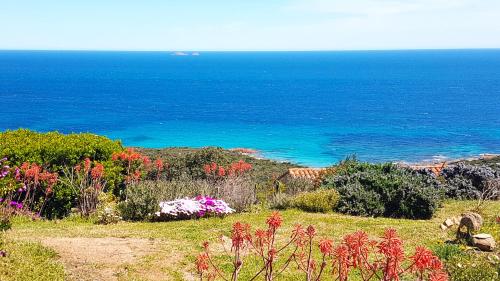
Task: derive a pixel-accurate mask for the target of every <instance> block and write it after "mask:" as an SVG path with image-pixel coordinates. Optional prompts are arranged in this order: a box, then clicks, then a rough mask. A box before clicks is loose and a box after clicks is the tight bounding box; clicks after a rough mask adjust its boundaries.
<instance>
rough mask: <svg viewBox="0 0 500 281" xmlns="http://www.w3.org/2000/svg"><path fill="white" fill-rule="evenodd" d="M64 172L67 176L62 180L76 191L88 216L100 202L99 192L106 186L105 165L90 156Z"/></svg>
mask: <svg viewBox="0 0 500 281" xmlns="http://www.w3.org/2000/svg"><path fill="white" fill-rule="evenodd" d="M63 172H64V175H65V177H64V178H63V179H62V180H61V181H62V182H63V183H64V184H66V185H67V186H69V187H71V188H72V189H73V191H74V192H75V193H76V195H77V198H78V209H79V211H80V212H81V214H82V215H84V216H88V215H90V214H92V213H94V212H95V210H96V208H97V204H98V203H99V201H98V196H99V193H100V192H101V191H103V189H104V188H105V186H106V180H105V179H104V172H105V171H104V166H103V165H102V164H101V163H99V162H96V161H92V160H90V158H85V160H84V161H83V163H80V164H77V165H76V166H74V167H72V168H70V169H64V171H63Z"/></svg>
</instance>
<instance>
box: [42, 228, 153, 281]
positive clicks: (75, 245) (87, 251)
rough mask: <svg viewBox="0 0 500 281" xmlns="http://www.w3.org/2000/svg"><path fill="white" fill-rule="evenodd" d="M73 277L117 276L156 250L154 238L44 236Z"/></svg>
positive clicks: (48, 245) (97, 278) (44, 240)
mask: <svg viewBox="0 0 500 281" xmlns="http://www.w3.org/2000/svg"><path fill="white" fill-rule="evenodd" d="M40 242H41V243H42V244H43V245H44V246H46V247H49V248H52V249H54V250H55V251H56V252H57V253H58V255H59V257H60V260H61V262H62V263H63V264H64V267H65V269H66V271H67V273H68V275H69V277H70V278H71V279H72V280H78V281H80V280H82V281H87V280H88V281H90V280H92V281H94V280H118V277H119V276H120V275H122V274H125V273H126V272H125V271H127V267H128V266H130V265H133V264H135V263H137V262H139V261H140V259H141V258H143V257H146V256H147V255H151V254H153V253H154V252H155V251H156V250H155V248H156V247H155V241H154V240H149V239H137V238H114V237H106V238H81V237H78V238H66V237H62V238H45V239H43V240H41V241H40Z"/></svg>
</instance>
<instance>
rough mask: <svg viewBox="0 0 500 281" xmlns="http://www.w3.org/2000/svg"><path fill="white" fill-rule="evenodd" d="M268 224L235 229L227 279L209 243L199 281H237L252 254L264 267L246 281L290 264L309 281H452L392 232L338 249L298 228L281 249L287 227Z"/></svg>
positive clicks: (199, 261)
mask: <svg viewBox="0 0 500 281" xmlns="http://www.w3.org/2000/svg"><path fill="white" fill-rule="evenodd" d="M266 222H267V229H257V230H256V231H255V232H254V234H253V235H252V231H251V227H250V225H248V224H244V223H241V222H236V223H235V224H234V225H233V229H232V232H231V244H232V246H231V250H230V251H226V252H228V253H229V254H230V255H231V261H232V262H231V269H232V270H231V273H230V274H229V275H226V274H227V273H225V272H223V271H222V270H221V267H220V266H219V265H218V264H216V262H215V259H214V257H213V254H212V251H211V250H210V247H209V244H208V242H205V243H204V244H203V248H204V251H203V252H202V253H200V254H199V255H198V256H197V258H196V261H195V265H196V272H197V274H198V276H199V280H215V279H217V278H219V279H222V280H231V281H235V280H238V277H239V273H240V271H241V269H242V267H243V266H244V264H245V257H247V256H251V255H254V256H256V257H257V260H259V261H260V264H261V265H260V267H259V270H258V271H257V272H256V273H255V274H254V275H253V276H252V277H251V278H249V279H248V280H256V279H257V278H258V277H259V276H260V277H263V278H264V280H266V281H271V280H275V279H276V278H277V277H278V276H279V275H280V274H282V273H283V272H284V271H285V270H286V269H287V268H290V266H291V265H294V266H296V268H298V270H299V271H300V272H302V274H303V275H304V277H305V280H307V281H319V280H339V281H346V280H349V278H350V277H352V276H353V275H354V274H356V275H357V276H359V277H360V278H361V279H362V280H364V281H367V280H383V281H399V280H401V279H402V278H404V277H412V278H416V279H412V280H418V281H424V280H429V281H446V280H448V275H447V273H446V272H445V271H444V270H443V266H442V263H441V261H440V260H439V259H438V258H437V257H436V256H434V255H433V254H432V252H431V251H430V250H428V249H426V248H424V247H417V248H416V251H415V254H414V255H412V256H410V257H406V256H405V254H404V251H403V241H402V240H401V239H400V238H399V237H398V235H397V233H396V231H395V230H394V229H387V230H386V231H385V233H384V235H383V236H382V237H381V238H380V239H378V240H372V239H370V238H369V237H368V235H367V234H366V233H365V232H363V231H357V232H355V233H353V234H349V235H346V236H345V237H344V238H343V239H342V241H341V242H340V243H338V244H337V245H335V243H334V241H333V239H329V238H322V239H320V240H319V242H315V238H316V236H317V233H316V229H315V228H314V227H313V226H308V227H307V228H304V227H302V226H301V225H296V226H295V227H294V229H293V231H292V234H291V235H290V238H289V239H288V240H287V241H286V242H284V244H283V245H280V246H279V245H278V242H277V240H278V238H277V231H278V229H279V228H280V227H281V225H282V222H283V219H282V217H281V215H280V214H279V213H278V212H274V213H273V214H272V215H271V216H270V217H269V218H268V219H267V221H266ZM287 249H288V250H287ZM317 250H319V253H318V252H317ZM278 261H279V263H278ZM403 264H407V266H406V267H404V266H403Z"/></svg>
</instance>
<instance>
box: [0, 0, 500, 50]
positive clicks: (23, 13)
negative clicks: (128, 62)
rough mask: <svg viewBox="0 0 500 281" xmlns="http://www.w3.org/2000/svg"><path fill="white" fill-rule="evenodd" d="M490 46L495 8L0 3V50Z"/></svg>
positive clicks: (303, 0)
mask: <svg viewBox="0 0 500 281" xmlns="http://www.w3.org/2000/svg"><path fill="white" fill-rule="evenodd" d="M499 47H500V1H499V0H276V1H273V0H266V1H265V0H248V1H238V0H232V1H229V0H179V1H168V0H163V1H160V0H135V1H132V0H79V1H76V0H58V1H55V0H44V1H42V0H0V49H69V50H75V49H76V50H200V51H203V50H359V49H422V48H424V49H427V48H499Z"/></svg>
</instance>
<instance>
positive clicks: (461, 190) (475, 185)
mask: <svg viewBox="0 0 500 281" xmlns="http://www.w3.org/2000/svg"><path fill="white" fill-rule="evenodd" d="M441 175H442V177H443V178H444V180H445V188H446V196H447V197H449V198H454V199H478V198H481V196H482V193H483V192H484V191H485V187H486V186H487V183H488V182H489V181H491V180H495V179H496V180H500V172H499V171H495V170H494V169H493V168H490V167H488V166H477V165H469V164H466V163H458V164H456V165H450V166H448V167H445V168H444V169H443V171H442V172H441ZM492 199H498V198H492Z"/></svg>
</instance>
